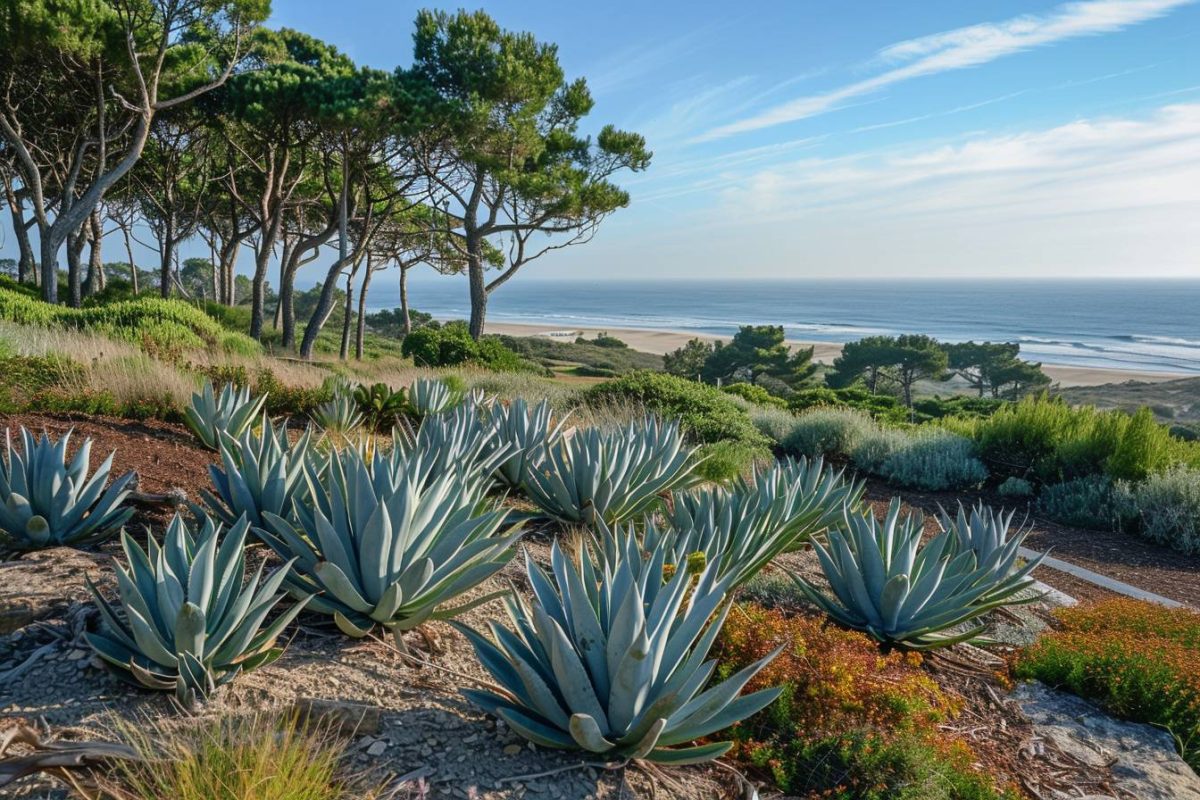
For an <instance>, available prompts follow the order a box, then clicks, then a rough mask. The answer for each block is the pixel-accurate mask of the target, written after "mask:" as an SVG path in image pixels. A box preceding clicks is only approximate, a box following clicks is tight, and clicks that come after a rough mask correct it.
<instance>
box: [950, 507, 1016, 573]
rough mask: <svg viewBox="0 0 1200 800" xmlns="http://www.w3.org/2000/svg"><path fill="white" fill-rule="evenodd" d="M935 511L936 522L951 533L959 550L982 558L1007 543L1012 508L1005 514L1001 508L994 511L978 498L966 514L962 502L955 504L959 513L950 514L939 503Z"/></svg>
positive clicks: (1000, 548)
mask: <svg viewBox="0 0 1200 800" xmlns="http://www.w3.org/2000/svg"><path fill="white" fill-rule="evenodd" d="M938 512H939V513H938V524H939V525H941V528H942V530H943V531H950V532H952V533H953V534H954V538H955V542H956V545H957V547H958V550H959V551H960V552H962V551H966V550H970V551H972V552H973V553H975V558H976V559H978V560H980V561H983V560H984V559H987V558H989V557H990V556H991V555H992V554H993V553H995V552H997V551H999V550H1003V549H1004V548H1005V547H1006V546H1007V545H1008V541H1009V537H1008V529H1009V526H1010V525H1011V524H1012V518H1013V514H1014V513H1015V512H1013V511H1010V512H1008V513H1007V514H1005V513H1004V510H1003V509H1001V510H1000V511H993V510H992V509H991V508H990V507H989V506H985V505H984V504H983V501H982V500H980V501H979V502H978V503H977V504H976V505H975V506H973V507H972V508H971V513H970V514H969V515H968V514H967V511H966V509H965V508H963V504H962V503H959V504H958V514H957V515H955V516H953V517H952V516H950V515H949V514H947V513H946V510H945V509H944V508H941V507H939V508H938Z"/></svg>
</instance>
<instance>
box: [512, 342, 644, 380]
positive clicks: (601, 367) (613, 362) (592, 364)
mask: <svg viewBox="0 0 1200 800" xmlns="http://www.w3.org/2000/svg"><path fill="white" fill-rule="evenodd" d="M497 338H498V339H499V340H500V341H501V342H503V343H504V346H505V347H507V348H508V349H510V350H512V351H513V352H515V353H517V354H518V355H520V356H522V357H523V358H527V359H529V360H530V361H534V362H537V363H538V364H541V365H542V366H544V367H551V368H553V367H562V366H563V365H568V364H578V365H579V366H578V367H576V368H575V369H574V370H573V373H574V374H576V375H594V376H598V377H606V378H611V377H616V376H618V375H623V374H625V373H626V372H632V371H634V370H638V369H649V370H655V371H660V370H662V368H663V357H662V356H660V355H656V354H654V353H643V352H641V351H640V350H633V349H630V348H628V347H616V346H611V345H610V344H609V343H608V340H607V339H605V340H596V339H577V340H575V341H573V342H567V341H563V340H561V339H552V338H550V337H549V336H503V335H502V336H499V337H497ZM610 338H611V337H610Z"/></svg>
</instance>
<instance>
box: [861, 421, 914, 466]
mask: <svg viewBox="0 0 1200 800" xmlns="http://www.w3.org/2000/svg"><path fill="white" fill-rule="evenodd" d="M908 439H909V434H908V433H907V432H906V431H903V430H899V429H897V428H876V429H875V430H872V431H868V432H867V433H866V434H865V435H864V436H862V437H861V438H860V439H859V442H858V444H856V445H855V446H854V449H853V450H851V451H850V460H851V461H853V462H854V466H856V467H858V468H859V469H861V470H863V471H864V472H873V473H875V474H876V475H878V474H879V472H880V470H881V469H882V467H883V465H884V462H886V461H887V460H888V459H889V458H891V457H892V455H893V454H894V453H895V452H896V451H897V450H899V449H900V448H901V447H903V446H904V445H905V443H907V442H908Z"/></svg>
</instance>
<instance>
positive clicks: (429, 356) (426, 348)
mask: <svg viewBox="0 0 1200 800" xmlns="http://www.w3.org/2000/svg"><path fill="white" fill-rule="evenodd" d="M400 352H401V353H402V354H404V355H405V356H406V357H408V358H411V359H412V360H413V363H414V364H416V365H417V366H418V367H456V366H460V365H462V364H478V365H480V366H484V367H487V368H488V369H494V370H499V371H502V372H534V373H537V374H539V375H545V374H548V372H547V370H546V369H545V368H544V367H541V366H539V365H538V364H535V363H534V362H532V361H529V360H528V359H526V358H523V357H522V356H520V355H518V354H517V353H515V352H513V351H512V350H510V349H509V348H508V347H506V346H505V344H504V343H503V342H502V341H501V340H500V339H499V338H497V337H495V336H485V337H483V338H482V339H480V340H479V341H475V340H474V339H472V338H471V333H470V331H469V330H468V329H467V325H466V323H465V322H458V321H456V322H448V323H446V324H445V325H440V326H433V325H426V326H423V327H421V328H417V329H416V330H415V331H413V332H412V333H410V334H408V335H407V336H405V337H404V341H403V342H402V343H401V345H400Z"/></svg>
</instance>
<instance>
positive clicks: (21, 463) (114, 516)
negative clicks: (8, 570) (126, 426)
mask: <svg viewBox="0 0 1200 800" xmlns="http://www.w3.org/2000/svg"><path fill="white" fill-rule="evenodd" d="M4 439H5V459H4V464H3V468H2V469H0V499H3V501H4V502H3V504H2V505H0V545H2V546H4V547H11V548H14V549H17V550H35V549H38V548H42V547H57V546H60V545H72V546H75V547H85V546H87V545H90V544H95V543H96V542H99V541H101V540H103V539H106V538H108V537H109V536H111V535H112V534H113V533H115V532H116V531H117V529H118V528H120V527H121V526H122V525H123V524H125V522H126V520H128V519H129V518H130V517H131V516H133V510H132V509H129V508H122V507H121V503H122V502H124V500H125V498H126V496H127V495H128V494H129V485H130V483H131V482H132V481H133V479H134V473H132V472H127V473H125V474H124V475H122V476H121V477H120V478H117V479H116V480H115V481H113V482H112V484H111V485H109V486H108V488H107V489H105V484H106V483H108V477H109V473H110V472H111V471H112V461H113V455H114V453H110V454H109V455H108V458H106V459H104V461H103V462H102V463H101V464H100V466H99V467H98V468H97V469H96V471H95V472H93V473H92V475H91V477H90V478H89V477H88V472H89V470H90V469H91V452H92V440H91V439H84V440H83V444H82V445H80V447H79V450H78V452H76V453H75V457H74V458H73V459H71V461H70V463H69V464H68V463H67V445H68V444H69V443H70V441H71V431H67V433H65V434H63V437H62V438H61V439H59V440H58V441H57V442H54V441H52V440H51V439H50V437H49V436H47V435H46V434H42V435H41V436H40V437H36V438H35V437H34V435H33V434H32V433H30V432H29V431H28V430H26V429H25V428H24V427H22V428H21V449H20V450H19V451H17V450H14V449H13V444H12V432H11V431H10V430H8V429H6V430H5V433H4Z"/></svg>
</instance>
